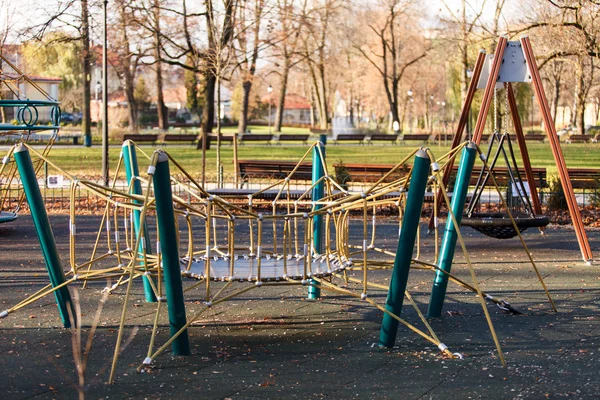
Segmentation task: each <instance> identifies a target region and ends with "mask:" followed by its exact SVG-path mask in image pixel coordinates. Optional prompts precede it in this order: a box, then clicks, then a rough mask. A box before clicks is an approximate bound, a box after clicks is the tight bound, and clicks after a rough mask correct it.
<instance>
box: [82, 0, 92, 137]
mask: <svg viewBox="0 0 600 400" xmlns="http://www.w3.org/2000/svg"><path fill="white" fill-rule="evenodd" d="M88 11H89V10H88V0H81V47H82V60H81V62H82V63H83V68H82V72H83V104H82V107H81V113H82V117H81V124H82V130H83V135H84V136H91V134H92V130H91V125H92V116H91V113H90V102H91V99H92V92H91V88H90V81H91V80H92V54H91V52H90V25H89V12H88Z"/></svg>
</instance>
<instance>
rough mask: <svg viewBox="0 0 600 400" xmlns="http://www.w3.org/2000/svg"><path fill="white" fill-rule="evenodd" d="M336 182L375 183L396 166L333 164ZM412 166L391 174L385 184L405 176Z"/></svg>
mask: <svg viewBox="0 0 600 400" xmlns="http://www.w3.org/2000/svg"><path fill="white" fill-rule="evenodd" d="M333 167H334V169H335V175H336V180H337V181H338V183H339V184H341V185H343V184H347V183H348V182H361V183H373V182H377V181H378V180H379V179H381V178H382V177H383V176H384V175H385V174H387V173H388V172H389V171H390V170H391V169H392V168H393V167H394V164H344V163H338V164H333ZM409 169H410V166H406V165H405V166H403V167H402V168H399V169H398V170H397V171H395V172H394V173H393V174H391V175H390V176H389V177H388V178H386V179H385V180H384V182H392V181H394V180H397V179H400V178H402V177H403V176H405V175H406V174H407V173H408V171H409Z"/></svg>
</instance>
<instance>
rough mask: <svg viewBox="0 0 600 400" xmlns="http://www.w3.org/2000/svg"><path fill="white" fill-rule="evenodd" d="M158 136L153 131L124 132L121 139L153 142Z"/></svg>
mask: <svg viewBox="0 0 600 400" xmlns="http://www.w3.org/2000/svg"><path fill="white" fill-rule="evenodd" d="M158 138H159V135H158V134H153V133H126V134H124V135H123V141H125V140H131V141H134V142H137V143H155V142H156V141H157V140H158Z"/></svg>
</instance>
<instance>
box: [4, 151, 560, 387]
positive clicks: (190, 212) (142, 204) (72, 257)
mask: <svg viewBox="0 0 600 400" xmlns="http://www.w3.org/2000/svg"><path fill="white" fill-rule="evenodd" d="M311 153H312V154H313V165H314V164H317V165H316V166H314V169H313V171H315V173H314V181H313V183H312V185H311V186H310V187H308V188H307V189H306V190H304V191H301V193H295V192H293V191H292V189H291V185H290V176H292V175H293V173H294V171H292V172H291V173H290V175H289V176H288V177H286V178H284V179H282V180H280V181H279V182H276V183H274V184H272V185H270V186H268V187H266V188H264V189H262V190H259V191H257V192H256V193H253V194H251V195H249V196H248V200H247V202H246V203H245V204H239V203H237V204H236V203H233V202H231V201H228V200H226V199H224V198H221V197H219V196H215V195H211V194H210V193H209V192H207V191H206V190H205V189H204V188H203V187H202V186H201V185H199V184H198V182H196V181H195V180H194V179H193V177H192V176H191V175H190V174H189V173H188V172H187V171H185V170H184V169H183V168H182V167H181V166H180V165H179V164H178V163H177V161H176V160H174V159H173V158H172V157H170V156H169V154H168V153H166V152H164V151H162V150H157V151H155V152H154V153H153V154H152V155H151V156H150V155H148V154H146V153H144V152H143V151H142V149H140V148H138V147H136V146H135V145H134V144H133V143H131V142H126V143H125V144H124V145H123V148H122V153H121V158H120V160H119V163H118V165H117V168H116V172H115V174H114V177H113V180H112V186H111V187H104V186H102V185H98V184H96V183H94V182H90V181H86V180H78V179H77V178H76V177H75V176H72V175H70V174H69V173H68V172H67V171H63V170H60V168H59V167H58V166H57V165H55V164H54V163H53V162H52V160H51V159H50V158H48V157H47V156H46V155H44V154H43V153H40V152H37V151H36V150H35V149H33V148H31V147H30V146H28V145H27V144H20V145H18V146H15V147H14V148H13V149H11V151H10V152H9V154H8V155H7V157H8V158H9V159H11V158H13V157H14V159H15V161H16V164H17V166H18V168H19V171H22V172H21V174H22V180H23V183H24V184H25V185H26V186H27V189H26V192H27V200H28V202H29V206H30V208H31V209H32V215H34V214H35V215H37V216H38V217H35V218H34V221H35V224H36V229H37V230H38V236H39V239H40V242H41V243H42V248H43V249H44V257H45V259H46V265H47V266H48V269H49V274H50V275H51V277H52V279H51V284H50V285H48V286H47V287H45V288H43V289H42V290H40V291H38V292H37V293H35V294H34V295H32V296H30V297H29V298H27V299H25V300H23V301H21V302H19V303H18V304H16V305H14V306H13V307H11V308H9V309H7V310H5V311H3V312H1V313H0V317H8V316H9V315H10V314H12V313H13V312H16V311H18V310H19V309H21V308H23V307H25V306H27V305H29V304H31V303H33V302H35V301H37V300H39V299H41V298H43V297H44V296H47V295H49V294H51V293H53V294H55V296H56V301H57V303H58V305H59V309H60V310H61V316H62V318H63V323H64V325H65V326H69V325H70V323H71V320H72V319H73V318H74V314H73V313H72V312H71V311H69V310H70V309H71V307H72V300H71V298H70V296H68V290H67V287H68V286H69V285H74V284H77V283H78V282H82V283H83V285H84V287H85V285H87V284H89V283H91V282H93V281H98V280H100V281H106V282H107V284H106V289H105V290H106V291H108V292H112V291H115V290H124V291H125V296H124V303H123V309H122V314H121V321H120V324H119V333H118V338H117V343H116V345H115V351H114V358H113V365H112V369H111V377H110V381H111V382H112V381H113V380H114V374H115V371H116V367H117V360H118V357H119V354H120V347H121V343H122V340H123V332H124V328H125V320H126V317H127V314H128V310H129V307H130V306H131V304H130V303H131V302H132V287H133V284H134V282H136V281H139V280H140V278H141V279H142V280H143V282H144V287H145V289H146V296H145V297H146V299H147V300H148V301H150V302H151V301H153V299H156V300H157V302H156V303H155V304H156V305H155V308H156V318H155V323H154V327H153V330H152V337H151V340H150V345H149V348H148V353H147V357H146V358H145V360H143V362H142V363H141V365H140V367H139V368H138V370H143V369H145V368H146V367H147V366H148V365H150V364H151V363H152V362H153V360H154V359H155V358H156V357H158V355H159V354H161V353H162V352H164V351H165V350H166V349H167V348H169V346H171V347H172V351H173V353H174V354H180V355H185V354H189V352H190V346H189V337H188V329H189V327H190V326H191V325H192V324H193V323H194V322H195V321H197V320H198V319H199V318H200V317H201V316H202V315H203V314H204V313H206V312H207V311H208V310H209V309H211V308H212V307H215V306H217V305H218V304H220V303H223V302H225V301H226V300H229V299H232V298H235V297H238V296H240V295H242V294H244V293H247V292H249V291H257V290H265V289H266V288H268V287H273V286H282V285H283V286H306V287H307V288H314V289H313V290H312V292H311V293H312V294H311V295H310V296H311V297H318V296H319V292H317V291H316V290H315V289H316V288H318V289H320V290H323V291H327V292H331V293H338V294H343V295H346V296H351V297H353V298H356V299H359V300H361V301H363V302H365V303H366V304H368V305H371V306H373V307H375V308H377V309H378V310H380V311H381V312H382V313H383V314H384V319H383V323H382V327H381V333H380V340H379V344H380V346H383V347H391V346H393V345H394V343H395V339H396V335H397V331H398V326H399V324H402V325H403V326H405V327H406V328H408V329H409V330H410V331H412V332H414V333H416V334H417V335H419V336H421V337H422V338H424V339H425V340H426V341H429V342H431V343H433V344H434V345H435V346H437V347H438V348H439V349H440V351H441V352H442V353H443V354H444V355H445V356H447V357H452V358H456V357H459V356H460V355H459V354H458V353H453V352H451V351H450V350H449V349H448V347H447V346H446V345H445V344H444V343H442V342H441V341H440V339H439V338H438V336H437V335H436V333H435V332H434V331H433V329H432V328H431V326H430V325H429V324H428V322H427V320H426V318H425V317H424V315H423V313H422V312H421V310H420V309H419V307H418V306H417V304H416V303H415V301H414V300H413V298H412V297H411V295H410V293H409V292H408V291H407V290H406V288H407V282H408V277H409V271H410V269H411V268H419V269H425V270H430V271H433V272H435V273H436V285H435V286H434V292H435V294H434V292H432V304H433V303H435V305H434V306H432V305H430V310H429V314H430V316H435V315H433V314H435V312H436V311H441V308H442V303H443V299H444V295H445V288H446V285H447V283H448V281H452V282H454V283H456V284H459V285H461V286H462V287H464V288H466V289H467V290H470V291H473V292H474V293H476V294H477V298H478V299H479V302H480V303H481V306H482V309H483V311H484V314H485V317H486V320H487V323H488V326H489V329H490V333H491V335H492V337H493V338H494V342H495V343H496V348H497V351H498V356H499V358H500V360H501V362H502V363H503V364H504V357H503V354H502V350H501V347H500V344H499V341H498V338H497V336H496V334H495V330H494V327H493V324H492V320H491V317H490V315H489V312H488V310H487V307H486V304H485V302H486V301H490V302H492V303H495V304H498V305H499V306H501V307H502V308H503V309H506V310H509V311H513V312H516V310H514V309H513V308H511V307H510V305H509V304H508V303H507V302H505V301H503V300H500V299H497V298H495V297H493V296H492V295H491V294H489V293H485V292H482V291H481V290H480V288H479V285H478V283H477V278H476V274H475V270H474V267H473V265H472V263H471V260H470V257H469V254H468V252H467V248H466V245H465V243H464V240H463V238H462V235H461V234H460V226H459V225H460V216H461V215H462V213H461V212H458V213H457V212H456V211H457V210H461V211H462V209H463V208H464V205H465V204H464V203H465V198H466V191H467V188H468V182H469V178H470V175H471V171H472V168H473V162H474V160H475V159H476V158H477V155H479V156H480V157H481V155H482V153H481V150H480V149H479V148H478V147H477V145H476V144H475V143H465V144H463V145H460V146H457V147H455V148H454V149H453V150H452V151H451V152H449V153H448V154H446V155H445V156H443V157H441V158H440V159H437V160H436V159H435V158H434V156H433V155H432V154H431V152H429V151H428V149H426V148H423V149H417V150H415V151H413V152H412V153H411V154H410V155H409V156H407V157H406V158H405V159H403V160H400V162H399V163H398V164H397V165H396V167H394V168H392V169H391V170H390V172H389V173H388V174H386V175H385V176H384V177H382V178H381V179H380V180H379V181H378V182H375V183H374V184H373V185H372V186H371V187H369V188H367V189H366V190H364V191H363V192H360V193H353V192H349V191H347V190H345V189H344V188H342V187H341V186H340V185H339V184H338V183H337V182H336V181H335V180H334V179H332V178H331V176H330V175H329V173H328V170H327V165H326V163H325V154H324V151H323V147H322V145H320V144H318V143H317V144H314V145H313V146H311V147H310V148H309V149H308V151H307V152H306V153H305V154H304V156H303V157H302V159H301V160H299V164H298V165H300V163H302V162H303V161H304V160H305V159H307V158H308V157H309V155H310V154H311ZM461 153H462V156H461V165H460V166H459V167H460V168H459V170H460V171H461V172H459V177H458V179H459V181H458V182H457V185H456V186H457V188H456V190H455V194H454V196H453V197H452V204H450V201H449V198H448V195H447V193H446V189H445V185H444V184H443V181H442V179H441V177H442V174H443V173H444V171H445V170H446V169H447V168H449V166H450V165H451V162H452V161H453V160H454V159H455V158H456V157H457V156H458V155H459V154H461ZM30 154H31V155H33V159H34V160H33V161H32V158H31V157H30V156H29V155H30ZM138 155H139V156H141V157H142V159H145V160H149V161H148V163H149V165H148V170H147V175H146V177H142V176H140V175H138V171H139V169H138V167H137V165H135V163H136V160H137V159H138ZM413 157H414V165H413V168H412V170H411V171H410V173H409V174H408V176H405V177H403V178H398V179H393V180H392V181H391V182H390V181H388V178H390V177H393V176H394V175H393V174H394V172H395V171H396V170H398V169H400V168H403V167H404V165H405V163H406V162H407V161H409V160H410V159H411V158H413ZM481 158H484V157H481ZM36 161H37V162H40V161H43V162H46V163H48V164H49V165H50V166H51V167H52V168H55V169H57V170H59V171H60V172H61V173H62V174H63V175H65V176H66V177H67V179H68V180H69V181H70V184H71V186H70V187H71V190H70V205H71V209H70V252H69V271H68V272H67V273H66V274H62V268H61V267H60V262H59V261H56V260H55V259H54V253H55V249H56V245H55V243H54V236H53V235H52V234H51V228H50V224H49V222H48V220H47V218H45V212H44V211H43V204H41V203H40V202H39V201H38V200H39V187H38V186H37V181H36V180H35V179H33V174H32V171H34V170H33V167H32V165H33V163H35V162H36ZM171 167H172V168H173V170H171ZM484 168H486V170H487V171H489V170H490V169H489V167H488V166H487V164H485V162H484ZM123 170H125V174H126V179H127V182H128V190H126V191H119V190H116V189H115V182H117V181H119V180H120V179H122V173H123ZM180 177H181V178H180ZM490 179H491V181H492V184H493V185H494V186H495V187H496V188H497V184H496V180H495V178H494V174H493V173H491V174H490ZM184 180H185V181H184ZM427 186H430V187H431V188H432V190H433V193H440V194H441V197H442V201H443V202H444V203H445V204H450V207H449V208H450V210H451V212H450V215H449V217H448V222H447V224H446V228H445V233H444V238H443V240H442V247H441V248H440V249H439V251H438V236H437V231H436V236H435V238H436V240H435V241H434V243H433V246H434V247H435V250H434V254H435V256H434V259H431V260H428V259H423V258H422V257H421V255H420V250H421V246H422V244H421V243H420V242H419V240H418V238H419V219H420V215H421V209H422V207H423V201H424V196H425V190H426V187H427ZM319 187H322V192H321V191H320V190H321V189H319ZM271 189H276V190H277V194H276V196H275V198H274V199H273V200H272V201H270V202H268V203H265V202H259V201H258V200H257V199H259V198H260V196H261V194H262V193H265V192H266V191H268V190H271ZM497 189H498V188H497ZM498 190H499V189H498ZM81 191H85V192H88V193H91V194H93V195H95V196H97V197H98V198H99V199H101V200H102V202H103V204H104V206H103V208H104V212H103V214H102V219H101V225H100V227H99V228H98V230H97V233H96V235H95V241H94V245H93V249H92V251H91V253H90V252H89V251H87V252H85V253H84V252H82V250H81V248H82V246H81V245H82V243H81V241H82V239H78V234H77V232H78V230H77V226H78V206H79V204H80V202H79V197H78V194H80V193H81ZM436 198H437V196H434V199H436ZM386 207H394V208H397V209H398V212H399V228H400V233H399V238H398V246H397V249H396V250H395V251H394V249H389V248H386V247H385V246H381V245H380V244H379V243H378V238H379V239H381V238H380V237H379V235H378V233H379V231H378V222H377V221H378V220H377V213H378V212H379V210H382V209H384V208H386ZM506 212H507V215H508V216H509V219H510V220H511V221H512V222H513V224H516V222H515V219H514V218H512V215H511V213H510V210H509V209H507V210H506ZM352 216H355V217H356V218H357V219H358V221H359V222H360V225H362V232H361V233H362V234H359V235H358V236H359V238H356V237H355V236H353V234H352V232H351V223H350V220H351V217H352ZM388 218H389V217H388ZM319 221H320V222H319ZM518 236H519V237H520V239H521V242H522V243H523V246H524V249H525V251H526V252H527V255H528V256H529V259H530V261H531V265H532V267H533V269H534V270H535V272H536V274H537V276H538V278H539V280H540V282H541V284H542V287H543V288H544V290H545V292H546V294H547V296H548V298H549V300H550V302H551V304H552V307H553V308H554V304H553V303H552V299H551V298H550V295H549V293H548V291H547V290H546V287H545V285H544V283H543V280H542V277H541V275H540V274H539V271H538V270H537V267H536V265H535V262H534V261H533V258H532V257H531V254H530V253H529V251H528V250H527V247H526V245H525V242H524V241H523V238H522V237H521V235H520V233H518ZM457 242H458V243H460V246H461V250H462V254H463V257H464V259H465V262H466V264H467V266H468V269H469V271H470V277H471V282H467V281H465V280H463V279H460V278H458V277H456V276H454V275H452V274H451V272H450V269H451V266H452V260H453V258H454V256H453V252H454V247H455V245H456V243H457ZM154 244H156V247H155V248H156V251H155V252H153V251H150V249H151V248H153V247H154ZM415 244H416V248H415ZM415 252H416V254H415ZM382 270H391V274H392V275H391V276H392V279H391V282H390V284H389V286H388V285H382V284H379V283H376V282H375V281H374V279H373V278H374V276H375V274H381V272H380V271H382ZM182 278H184V279H185V282H186V283H185V284H184V283H183V281H182ZM190 280H192V281H190ZM113 282H114V283H113ZM377 290H385V291H387V292H388V296H387V300H386V301H385V304H381V303H380V302H378V301H376V300H375V299H374V298H373V296H371V295H370V293H372V292H373V291H377ZM198 291H200V293H201V294H202V296H203V298H204V305H203V307H202V308H201V310H199V311H198V312H196V313H194V314H191V315H189V314H187V313H186V309H185V296H186V294H188V293H196V296H197V294H198ZM149 292H150V293H149ZM405 299H406V300H407V301H408V302H409V304H410V305H411V306H412V308H413V309H414V310H415V313H416V315H417V316H418V318H419V320H420V323H421V324H422V325H423V328H419V327H417V326H415V325H414V324H412V323H410V322H408V321H407V320H406V319H404V318H402V314H401V313H402V309H403V304H404V301H405ZM433 300H435V301H433ZM165 301H166V304H167V312H168V320H169V325H170V339H169V340H167V341H166V342H165V343H164V344H162V345H161V346H160V347H158V348H156V347H157V346H156V345H155V341H156V333H157V329H158V325H159V321H160V316H161V315H162V313H164V310H163V308H164V307H163V306H162V304H163V303H164V302H165ZM147 306H151V305H147Z"/></svg>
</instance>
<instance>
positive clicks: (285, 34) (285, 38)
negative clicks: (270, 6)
mask: <svg viewBox="0 0 600 400" xmlns="http://www.w3.org/2000/svg"><path fill="white" fill-rule="evenodd" d="M306 7H307V3H306V0H303V1H302V7H301V8H298V7H296V5H295V2H294V1H293V0H277V8H276V10H277V11H276V12H277V20H278V29H277V30H276V31H275V37H274V38H273V39H272V40H273V41H274V42H277V45H276V46H275V57H276V59H277V60H278V62H279V63H281V64H276V66H278V67H279V70H278V71H277V72H278V74H279V92H278V94H277V96H278V97H277V100H276V101H277V102H276V112H275V123H274V124H273V130H274V131H275V132H281V127H282V125H283V111H284V107H285V95H286V92H287V86H288V80H289V77H290V72H291V70H292V68H293V67H294V66H295V65H297V64H298V63H300V62H302V61H303V57H302V51H301V49H300V45H301V37H300V34H301V32H302V28H303V26H304V24H303V16H304V15H305V14H306ZM269 101H271V99H269ZM269 118H271V116H270V115H269Z"/></svg>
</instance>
